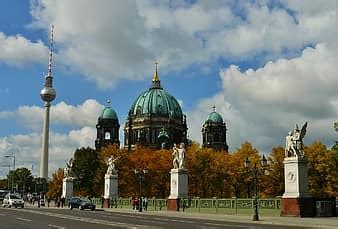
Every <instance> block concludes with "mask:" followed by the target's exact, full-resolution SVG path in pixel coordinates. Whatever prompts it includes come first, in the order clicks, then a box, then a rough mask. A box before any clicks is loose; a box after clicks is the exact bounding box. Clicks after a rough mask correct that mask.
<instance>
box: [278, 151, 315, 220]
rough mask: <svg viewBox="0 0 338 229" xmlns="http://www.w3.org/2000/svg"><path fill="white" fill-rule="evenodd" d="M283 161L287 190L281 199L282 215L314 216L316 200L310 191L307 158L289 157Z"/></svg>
mask: <svg viewBox="0 0 338 229" xmlns="http://www.w3.org/2000/svg"><path fill="white" fill-rule="evenodd" d="M283 163H284V180H285V192H284V194H283V196H282V200H281V206H282V211H281V216H297V217H305V216H314V215H315V201H314V198H312V197H311V195H310V193H309V191H308V187H309V184H308V169H307V164H306V163H307V160H306V158H305V157H304V158H298V157H288V158H285V159H284V161H283Z"/></svg>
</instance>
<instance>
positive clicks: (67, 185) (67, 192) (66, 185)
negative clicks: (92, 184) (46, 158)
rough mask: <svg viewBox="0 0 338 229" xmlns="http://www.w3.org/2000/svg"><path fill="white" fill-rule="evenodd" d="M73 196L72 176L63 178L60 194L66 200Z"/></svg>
mask: <svg viewBox="0 0 338 229" xmlns="http://www.w3.org/2000/svg"><path fill="white" fill-rule="evenodd" d="M72 196H73V178H64V179H63V180H62V196H61V197H63V198H65V199H66V200H68V199H69V198H71V197H72Z"/></svg>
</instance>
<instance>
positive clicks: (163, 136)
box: [124, 64, 187, 150]
mask: <svg viewBox="0 0 338 229" xmlns="http://www.w3.org/2000/svg"><path fill="white" fill-rule="evenodd" d="M180 142H185V143H186V142H187V123H186V117H185V115H184V114H183V113H182V109H181V106H180V104H179V103H178V102H177V100H176V99H175V98H174V97H173V96H172V95H170V94H169V93H168V92H167V91H165V90H164V89H163V88H162V87H161V82H160V79H159V76H158V72H157V64H156V68H155V72H154V76H153V80H152V85H151V87H150V88H149V89H148V90H146V91H144V92H143V93H141V94H140V96H139V97H138V98H137V99H136V100H135V102H134V103H133V105H132V106H131V108H130V110H129V113H128V117H127V120H126V123H125V126H124V146H125V148H126V149H129V150H130V149H133V148H134V147H135V146H136V145H142V146H147V147H150V148H155V149H159V148H169V147H170V146H172V144H173V143H180Z"/></svg>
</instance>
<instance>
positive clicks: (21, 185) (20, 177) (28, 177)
mask: <svg viewBox="0 0 338 229" xmlns="http://www.w3.org/2000/svg"><path fill="white" fill-rule="evenodd" d="M7 179H9V181H11V188H12V187H13V189H14V190H16V191H19V192H22V193H27V192H29V191H30V189H31V187H32V186H33V176H32V174H31V171H30V170H29V169H27V168H24V167H22V168H17V169H16V170H14V171H10V173H9V174H8V175H7Z"/></svg>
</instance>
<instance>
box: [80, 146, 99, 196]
mask: <svg viewBox="0 0 338 229" xmlns="http://www.w3.org/2000/svg"><path fill="white" fill-rule="evenodd" d="M99 165H100V161H99V158H98V155H97V153H96V151H95V150H94V149H91V148H89V147H87V148H80V149H76V151H75V153H74V161H73V166H74V167H73V173H74V174H73V175H74V177H75V182H74V186H75V191H80V189H81V193H82V195H88V196H90V195H92V194H93V193H94V186H93V180H94V178H95V174H96V170H97V168H98V167H99ZM76 189H77V190H76Z"/></svg>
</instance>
